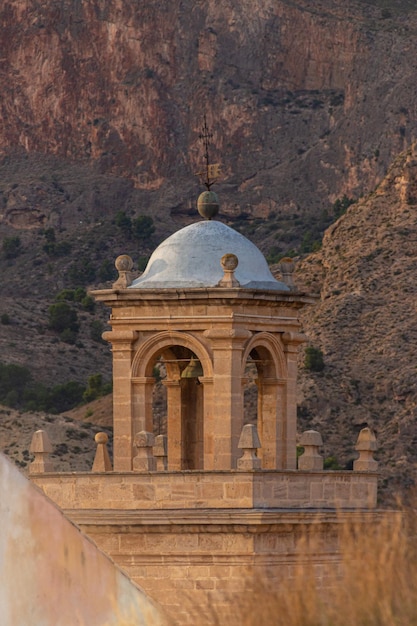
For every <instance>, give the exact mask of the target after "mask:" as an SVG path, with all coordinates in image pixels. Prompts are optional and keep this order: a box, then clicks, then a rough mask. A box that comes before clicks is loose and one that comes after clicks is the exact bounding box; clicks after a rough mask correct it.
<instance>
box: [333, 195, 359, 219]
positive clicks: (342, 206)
mask: <svg viewBox="0 0 417 626" xmlns="http://www.w3.org/2000/svg"><path fill="white" fill-rule="evenodd" d="M354 202H355V200H354V199H353V198H348V197H347V195H346V194H344V195H343V197H342V198H338V199H337V200H336V202H335V203H334V204H333V213H334V216H335V218H336V219H338V218H339V217H340V216H341V215H343V214H344V213H346V211H347V209H348V208H349V207H350V205H351V204H353V203H354Z"/></svg>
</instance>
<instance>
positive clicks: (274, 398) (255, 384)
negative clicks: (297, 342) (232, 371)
mask: <svg viewBox="0 0 417 626" xmlns="http://www.w3.org/2000/svg"><path fill="white" fill-rule="evenodd" d="M269 343H270V342H269ZM275 347H276V346H275V345H274V344H273V343H272V344H271V345H268V342H267V341H265V340H264V341H262V342H260V343H259V344H256V345H254V346H253V347H250V349H249V350H248V351H247V353H246V361H245V376H244V381H245V387H244V406H245V412H244V423H252V424H255V425H256V427H257V430H258V434H259V438H260V441H261V449H260V450H259V451H258V455H259V457H260V458H261V460H262V468H263V469H276V468H277V467H279V466H280V464H281V463H282V458H281V459H280V458H279V457H280V456H281V457H282V454H281V453H280V450H281V448H282V442H283V440H284V438H285V435H286V433H285V423H284V419H283V413H282V406H283V398H282V387H281V381H280V379H279V378H278V372H277V358H276V354H275V353H276V352H277V350H275V351H274V350H273V349H270V348H275Z"/></svg>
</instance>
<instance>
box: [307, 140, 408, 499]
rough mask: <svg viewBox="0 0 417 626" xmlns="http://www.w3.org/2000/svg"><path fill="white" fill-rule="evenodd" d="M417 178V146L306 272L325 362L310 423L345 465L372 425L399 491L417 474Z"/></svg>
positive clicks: (314, 385)
mask: <svg viewBox="0 0 417 626" xmlns="http://www.w3.org/2000/svg"><path fill="white" fill-rule="evenodd" d="M416 181H417V149H416V147H414V148H413V149H411V150H409V151H408V152H407V153H405V154H403V155H401V156H400V157H398V158H397V160H396V161H395V163H394V165H393V167H392V168H391V169H390V171H389V173H388V175H387V177H386V178H385V179H384V180H383V182H382V183H381V184H380V185H379V187H377V189H376V191H375V192H373V193H371V194H370V195H369V196H367V197H366V198H364V199H363V200H361V201H360V202H358V203H357V204H355V205H353V206H352V207H350V208H349V209H348V211H347V213H346V214H345V215H344V216H343V217H342V218H340V220H339V221H338V222H336V223H335V224H334V225H333V226H332V227H330V228H329V229H328V231H327V232H326V235H325V238H324V241H323V248H322V250H321V251H320V252H319V253H317V254H315V255H312V256H310V257H309V258H308V259H306V260H305V261H304V262H303V263H301V264H300V267H299V269H298V272H299V282H300V284H304V286H305V287H306V288H307V289H310V290H311V289H313V290H315V291H319V293H320V297H319V301H318V303H317V305H316V306H315V307H311V308H310V309H309V310H307V311H305V313H304V324H305V330H306V333H307V335H308V337H309V340H310V341H311V344H312V345H313V346H314V347H315V348H317V349H319V350H321V351H322V352H323V355H324V363H325V367H324V370H323V371H322V372H320V373H315V374H313V373H308V372H307V371H305V370H304V371H303V372H302V385H301V390H300V391H301V393H300V418H301V424H302V425H303V426H306V425H309V427H314V428H317V429H318V430H320V431H321V432H322V434H323V437H324V440H325V450H326V454H328V455H329V456H330V455H335V456H336V457H337V458H338V460H339V463H340V464H341V465H342V466H345V465H346V464H349V462H350V461H351V460H352V459H353V458H354V453H353V445H352V444H353V443H354V441H355V440H356V435H357V433H358V431H359V430H360V428H362V427H363V426H364V425H365V424H367V425H369V426H370V427H371V428H372V429H373V430H374V431H375V432H376V434H377V437H378V440H379V453H378V456H379V459H380V462H381V468H380V469H381V472H382V476H383V479H384V481H383V485H384V487H386V488H387V490H388V492H390V493H392V492H393V491H394V490H395V488H396V486H398V484H399V483H401V485H403V486H404V485H410V484H414V482H415V480H416V476H417V454H416V443H417V438H416V433H415V422H416V418H417V377H416V359H415V346H416V343H417V328H416V323H415V306H416V294H417V288H416V286H415V281H414V279H413V276H414V275H415V273H416V271H417V260H416V254H415V249H416V242H417V182H416Z"/></svg>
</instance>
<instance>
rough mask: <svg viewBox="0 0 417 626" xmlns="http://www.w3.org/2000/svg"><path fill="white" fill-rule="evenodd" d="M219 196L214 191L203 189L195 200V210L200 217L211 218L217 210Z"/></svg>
mask: <svg viewBox="0 0 417 626" xmlns="http://www.w3.org/2000/svg"><path fill="white" fill-rule="evenodd" d="M219 208H220V204H219V198H218V197H217V194H216V193H214V191H203V193H201V194H200V195H199V197H198V200H197V210H198V212H199V213H200V215H201V217H205V218H206V219H207V220H211V219H212V218H213V217H215V216H216V215H217V213H218V212H219Z"/></svg>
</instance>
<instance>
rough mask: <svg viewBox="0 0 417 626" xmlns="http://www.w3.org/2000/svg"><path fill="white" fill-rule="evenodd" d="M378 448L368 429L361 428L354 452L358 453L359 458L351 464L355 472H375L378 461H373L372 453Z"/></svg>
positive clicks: (372, 434)
mask: <svg viewBox="0 0 417 626" xmlns="http://www.w3.org/2000/svg"><path fill="white" fill-rule="evenodd" d="M377 448H378V445H377V441H376V437H375V435H374V433H373V432H372V430H371V429H370V428H362V430H361V431H360V433H359V436H358V439H357V442H356V446H355V450H357V451H358V452H359V458H358V459H356V461H354V462H353V470H354V471H355V472H376V471H377V470H378V461H375V459H374V456H373V453H374V452H375V450H376V449H377Z"/></svg>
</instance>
